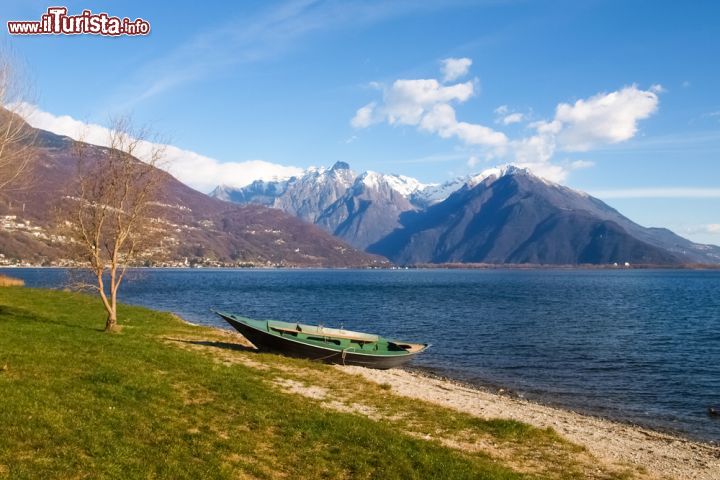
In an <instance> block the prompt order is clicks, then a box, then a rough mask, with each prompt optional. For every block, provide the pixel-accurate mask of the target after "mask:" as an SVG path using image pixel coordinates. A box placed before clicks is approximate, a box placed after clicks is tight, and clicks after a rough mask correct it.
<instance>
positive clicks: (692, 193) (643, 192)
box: [590, 187, 720, 198]
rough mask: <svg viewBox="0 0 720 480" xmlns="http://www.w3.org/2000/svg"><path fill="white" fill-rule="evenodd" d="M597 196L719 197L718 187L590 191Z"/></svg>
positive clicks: (719, 190) (719, 189)
mask: <svg viewBox="0 0 720 480" xmlns="http://www.w3.org/2000/svg"><path fill="white" fill-rule="evenodd" d="M590 193H591V194H592V195H593V196H595V197H599V198H720V188H695V187H655V188H620V189H611V190H596V191H593V192H590Z"/></svg>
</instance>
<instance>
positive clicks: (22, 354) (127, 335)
mask: <svg viewBox="0 0 720 480" xmlns="http://www.w3.org/2000/svg"><path fill="white" fill-rule="evenodd" d="M119 318H120V323H121V325H122V326H123V328H122V331H121V332H120V333H116V334H107V333H104V332H102V328H103V326H104V315H103V312H102V309H101V307H100V305H99V301H98V300H96V299H95V298H93V297H89V296H86V295H81V294H74V293H67V292H59V291H46V290H35V289H25V288H20V287H8V288H1V289H0V478H33V479H34V478H82V477H88V478H173V479H174V478H353V479H354V478H387V479H393V478H488V479H515V478H544V477H547V478H586V475H585V474H586V473H587V472H586V471H585V467H586V465H587V463H588V462H587V461H586V460H584V459H583V458H584V457H583V456H585V455H586V454H585V453H584V452H583V451H582V449H579V448H578V447H576V446H574V445H571V444H569V443H567V442H565V441H564V440H562V439H560V438H559V437H558V436H557V435H556V434H555V433H554V432H552V431H545V430H538V429H535V428H532V427H530V426H528V425H525V424H521V423H518V422H513V421H508V420H481V419H478V418H475V417H471V416H468V415H464V414H459V413H457V412H453V411H451V410H447V409H442V408H440V407H436V406H433V405H430V404H427V403H423V402H416V401H410V400H408V399H405V398H402V397H397V396H394V395H393V394H392V393H391V391H390V389H389V388H388V387H387V386H383V385H376V384H373V383H370V382H367V381H364V380H362V379H359V378H358V377H355V376H350V375H345V374H342V373H341V372H338V371H337V370H336V369H334V368H332V367H329V366H325V365H318V364H314V363H310V362H305V361H298V360H292V359H287V358H283V357H279V356H275V355H266V354H256V353H252V352H247V351H242V350H235V349H228V348H221V347H223V346H225V347H227V346H228V345H227V340H228V336H227V335H223V334H221V333H219V332H217V331H215V330H213V329H209V328H204V327H194V326H191V325H187V324H185V323H183V322H181V321H179V320H178V319H176V318H175V317H173V316H172V315H169V314H165V313H159V312H153V311H150V310H147V309H143V308H139V307H129V306H121V309H120V311H119ZM183 339H184V341H182V340H183ZM201 341H202V342H206V344H205V345H201V344H200V343H199V342H201ZM192 342H194V343H192ZM207 342H210V343H207ZM278 379H296V380H297V379H301V380H302V382H303V383H305V384H308V385H311V384H321V385H323V386H324V388H326V389H327V392H328V394H329V395H330V397H331V398H334V399H337V400H338V401H339V402H341V403H345V404H348V405H353V404H357V403H360V402H361V403H362V404H363V405H366V406H368V408H372V409H374V411H377V412H378V414H379V415H380V417H381V418H374V419H373V418H369V417H368V416H365V415H362V414H357V413H352V411H347V412H342V411H337V409H335V410H333V409H332V408H327V405H326V404H325V403H326V401H323V400H318V399H313V398H307V397H305V396H302V395H298V394H293V393H288V392H286V391H284V390H283V389H282V388H280V387H278V386H277V381H278ZM313 382H315V383H313ZM429 433H431V434H432V435H431V437H432V438H430V439H428V438H427V436H428V434H429ZM487 438H490V439H492V440H493V441H494V442H498V445H499V446H500V447H499V448H500V450H499V451H500V452H505V453H504V454H498V451H494V452H487V451H483V450H482V449H477V448H476V449H472V448H470V449H468V448H455V447H452V446H448V445H449V443H448V441H455V442H458V441H460V442H461V443H463V444H467V443H468V442H477V441H479V440H481V439H487ZM538 452H540V453H539V454H538ZM558 452H560V453H558ZM538 455H540V458H539V459H537V458H535V457H537V456H538ZM523 456H525V457H526V458H525V457H523ZM581 457H582V458H581ZM528 459H531V460H532V461H530V460H528ZM526 460H527V461H526ZM597 468H598V467H597V465H592V470H593V471H596V470H597ZM598 471H599V470H598ZM593 476H594V477H597V478H610V477H612V475H611V474H610V473H608V472H606V471H601V474H594V475H593Z"/></svg>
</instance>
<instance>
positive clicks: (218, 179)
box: [21, 104, 303, 192]
mask: <svg viewBox="0 0 720 480" xmlns="http://www.w3.org/2000/svg"><path fill="white" fill-rule="evenodd" d="M23 107H24V108H23V109H22V110H21V111H22V112H23V116H24V117H25V120H26V121H27V122H28V123H29V124H30V125H32V126H33V127H36V128H41V129H43V130H48V131H50V132H53V133H56V134H58V135H65V136H67V137H70V138H72V139H75V140H80V139H82V140H83V141H85V142H88V143H92V144H94V145H101V146H107V142H108V134H109V131H108V129H107V128H105V127H103V126H101V125H97V124H89V123H85V122H82V121H80V120H76V119H74V118H72V117H70V116H68V115H60V116H57V115H53V114H51V113H48V112H45V111H42V110H40V109H39V108H37V107H36V106H34V105H28V104H25V105H23ZM154 147H155V144H152V143H150V142H144V144H143V145H142V146H141V147H140V149H139V151H138V158H140V159H141V160H142V159H143V158H147V157H148V156H149V154H150V152H152V150H153V148H154ZM163 147H164V153H165V158H164V161H163V164H164V165H167V167H166V169H167V170H168V171H169V172H170V173H171V174H172V175H174V176H175V177H176V178H177V179H178V180H180V181H181V182H183V183H185V184H187V185H189V186H191V187H193V188H195V189H197V190H200V191H203V192H208V191H210V190H212V189H213V188H215V187H216V186H218V185H220V184H225V185H232V186H236V187H239V186H243V185H247V184H249V183H251V182H253V181H254V180H258V179H265V180H269V179H272V178H275V177H289V176H293V175H301V174H302V173H303V169H301V168H297V167H291V166H284V165H278V164H275V163H270V162H266V161H263V160H248V161H243V162H220V161H218V160H216V159H214V158H211V157H207V156H205V155H201V154H199V153H196V152H193V151H190V150H184V149H181V148H178V147H176V146H174V145H163Z"/></svg>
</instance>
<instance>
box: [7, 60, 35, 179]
mask: <svg viewBox="0 0 720 480" xmlns="http://www.w3.org/2000/svg"><path fill="white" fill-rule="evenodd" d="M28 98H29V87H28V82H27V81H25V79H24V76H23V75H22V74H21V69H20V68H19V67H18V62H17V61H15V60H14V59H13V57H12V56H11V55H9V54H7V53H5V52H0V191H2V190H5V189H6V187H8V186H9V185H10V184H12V183H17V182H18V180H19V179H21V178H22V176H23V174H24V173H26V172H27V170H28V169H29V166H30V164H31V160H32V159H33V157H34V155H33V154H34V151H35V150H34V141H35V131H34V130H33V129H32V128H30V127H29V126H28V125H27V124H26V123H25V121H24V120H23V118H22V116H21V113H22V110H23V109H26V108H27V107H28V104H27V103H26V102H27V101H28Z"/></svg>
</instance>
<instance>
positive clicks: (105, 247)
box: [67, 117, 167, 331]
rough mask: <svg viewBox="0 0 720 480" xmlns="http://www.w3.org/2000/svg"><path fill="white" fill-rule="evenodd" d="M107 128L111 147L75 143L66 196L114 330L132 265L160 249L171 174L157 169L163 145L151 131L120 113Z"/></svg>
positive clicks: (75, 240) (108, 326) (78, 242)
mask: <svg viewBox="0 0 720 480" xmlns="http://www.w3.org/2000/svg"><path fill="white" fill-rule="evenodd" d="M108 131H109V133H108V139H107V145H108V147H107V148H104V147H96V146H93V145H89V144H87V143H84V142H77V143H76V148H75V151H74V155H75V156H76V159H77V167H78V171H77V183H76V186H75V189H76V192H75V194H74V195H71V196H69V198H68V202H69V203H70V205H71V207H70V211H71V215H70V219H69V221H68V222H67V225H68V227H69V230H70V232H69V233H70V238H71V239H72V244H73V245H74V246H75V247H76V249H77V250H78V253H79V254H80V256H81V258H82V259H83V260H84V261H85V262H86V263H87V264H88V265H89V268H90V271H91V272H92V275H93V278H94V280H93V282H94V285H93V288H94V289H97V291H98V293H99V294H100V298H101V299H102V303H103V306H104V307H105V310H106V312H107V321H106V323H105V330H106V331H113V330H116V329H117V297H118V291H119V289H120V285H121V284H122V282H123V279H124V278H125V274H126V272H127V269H128V267H131V266H133V265H136V264H138V263H139V261H140V259H141V258H142V257H143V256H146V255H147V254H148V253H149V252H152V250H153V249H156V248H157V245H158V243H159V241H160V238H161V236H162V230H163V227H162V226H163V222H162V221H161V220H160V219H159V215H160V213H159V212H160V211H161V206H160V204H159V202H158V199H159V193H160V191H161V186H162V182H163V180H164V179H165V178H167V174H165V172H163V171H162V170H161V169H160V168H158V167H159V163H160V161H161V160H162V158H163V154H164V149H163V147H161V146H159V144H158V143H154V142H151V141H149V140H148V132H147V130H145V129H139V130H136V129H133V127H132V122H131V121H130V119H129V118H127V117H122V118H116V119H113V120H112V121H111V125H110V128H109V130H108ZM138 158H142V161H141V160H138Z"/></svg>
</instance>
